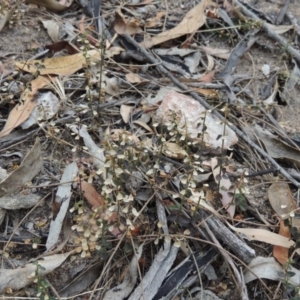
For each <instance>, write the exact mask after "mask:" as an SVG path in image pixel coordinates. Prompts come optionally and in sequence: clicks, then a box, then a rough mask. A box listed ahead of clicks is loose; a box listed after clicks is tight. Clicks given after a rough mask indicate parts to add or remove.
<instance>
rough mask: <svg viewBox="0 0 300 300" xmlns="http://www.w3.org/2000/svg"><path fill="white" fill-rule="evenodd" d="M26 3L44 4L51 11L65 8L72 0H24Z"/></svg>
mask: <svg viewBox="0 0 300 300" xmlns="http://www.w3.org/2000/svg"><path fill="white" fill-rule="evenodd" d="M25 2H26V3H31V4H36V5H39V6H44V7H46V8H47V9H49V10H52V11H57V12H58V11H63V10H65V9H67V8H68V7H69V6H70V5H71V4H72V3H73V0H67V1H66V0H60V1H57V0H43V1H41V0H25Z"/></svg>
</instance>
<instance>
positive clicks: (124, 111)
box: [120, 104, 134, 124]
mask: <svg viewBox="0 0 300 300" xmlns="http://www.w3.org/2000/svg"><path fill="white" fill-rule="evenodd" d="M133 109H134V107H133V106H129V105H124V104H122V105H121V108H120V114H121V116H122V119H123V121H124V123H126V124H127V123H128V122H129V119H130V116H131V112H132V110H133Z"/></svg>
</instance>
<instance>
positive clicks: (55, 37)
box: [42, 20, 59, 43]
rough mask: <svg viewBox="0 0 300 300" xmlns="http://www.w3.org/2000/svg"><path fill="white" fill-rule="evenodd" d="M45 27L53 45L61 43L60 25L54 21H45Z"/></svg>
mask: <svg viewBox="0 0 300 300" xmlns="http://www.w3.org/2000/svg"><path fill="white" fill-rule="evenodd" d="M42 23H43V25H44V27H45V28H46V29H47V32H48V34H49V36H50V37H51V40H52V42H53V43H56V42H58V41H59V24H58V23H57V22H56V21H54V20H43V21H42Z"/></svg>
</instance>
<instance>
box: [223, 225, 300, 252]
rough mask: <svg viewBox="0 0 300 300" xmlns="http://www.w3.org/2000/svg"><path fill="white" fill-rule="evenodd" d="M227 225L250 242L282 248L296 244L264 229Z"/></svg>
mask: <svg viewBox="0 0 300 300" xmlns="http://www.w3.org/2000/svg"><path fill="white" fill-rule="evenodd" d="M227 225H228V226H229V227H230V228H231V229H232V230H233V231H235V232H238V233H240V234H242V235H243V236H244V237H246V238H247V239H248V240H250V241H260V242H263V243H267V244H271V245H277V246H282V247H288V248H290V247H292V246H293V245H295V242H294V241H292V240H290V239H288V238H286V237H284V236H281V235H279V234H276V233H274V232H271V231H268V230H264V229H255V228H237V227H233V226H231V225H230V224H229V223H227Z"/></svg>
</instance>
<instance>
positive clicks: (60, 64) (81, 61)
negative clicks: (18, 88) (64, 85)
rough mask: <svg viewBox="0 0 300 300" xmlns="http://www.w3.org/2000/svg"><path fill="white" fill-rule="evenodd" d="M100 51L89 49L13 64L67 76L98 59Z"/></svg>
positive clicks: (33, 70) (30, 69)
mask: <svg viewBox="0 0 300 300" xmlns="http://www.w3.org/2000/svg"><path fill="white" fill-rule="evenodd" d="M100 56H101V55H100V52H99V51H98V50H89V51H87V53H77V54H73V55H67V56H59V57H52V58H46V59H44V60H29V61H26V62H24V61H23V62H16V63H15V66H16V67H17V68H19V69H20V70H23V71H26V72H29V73H32V74H35V73H36V72H39V73H40V74H41V75H46V74H55V75H61V76H69V75H72V74H73V73H75V72H76V71H78V70H80V69H82V68H84V67H86V66H87V64H88V60H89V63H97V62H99V61H100Z"/></svg>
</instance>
